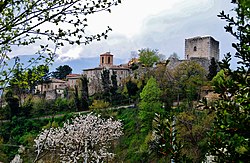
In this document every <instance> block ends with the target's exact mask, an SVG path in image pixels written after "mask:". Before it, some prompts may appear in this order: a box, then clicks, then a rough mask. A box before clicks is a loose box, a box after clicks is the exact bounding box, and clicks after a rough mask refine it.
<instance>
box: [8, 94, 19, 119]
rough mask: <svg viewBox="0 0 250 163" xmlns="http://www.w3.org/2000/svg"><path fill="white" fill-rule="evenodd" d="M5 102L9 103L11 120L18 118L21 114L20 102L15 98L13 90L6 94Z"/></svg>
mask: <svg viewBox="0 0 250 163" xmlns="http://www.w3.org/2000/svg"><path fill="white" fill-rule="evenodd" d="M5 101H6V102H7V106H8V107H9V110H10V118H12V117H14V116H18V115H19V113H20V107H19V100H18V98H17V97H15V96H14V93H13V92H12V90H9V91H8V92H7V93H6V94H5Z"/></svg>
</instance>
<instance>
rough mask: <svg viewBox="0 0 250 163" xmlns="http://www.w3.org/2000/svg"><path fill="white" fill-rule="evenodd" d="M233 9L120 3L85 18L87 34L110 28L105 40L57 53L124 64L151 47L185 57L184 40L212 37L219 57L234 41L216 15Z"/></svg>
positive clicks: (156, 0) (168, 0) (190, 3)
mask: <svg viewBox="0 0 250 163" xmlns="http://www.w3.org/2000/svg"><path fill="white" fill-rule="evenodd" d="M232 7H233V6H232V5H231V3H230V0H226V1H225V0H122V3H121V4H119V5H118V6H114V7H112V8H111V10H112V12H111V13H108V12H100V13H96V14H93V15H90V16H89V17H88V24H89V28H88V30H89V32H90V33H97V32H102V31H104V30H106V27H107V26H110V27H111V28H112V29H113V30H112V32H110V33H109V37H108V39H107V40H102V41H99V42H93V43H91V44H90V45H87V46H85V45H81V46H73V47H69V46H65V47H63V48H62V49H61V50H60V51H58V53H59V54H60V57H61V58H65V57H70V58H72V59H77V58H79V57H97V56H99V55H100V54H102V53H105V52H107V51H110V52H111V53H112V54H113V55H114V57H116V58H122V59H124V61H127V60H129V59H130V58H131V53H132V52H133V51H138V50H139V49H141V48H151V49H158V50H159V52H160V53H161V54H163V55H165V56H166V57H168V56H169V55H170V54H172V53H173V52H176V53H177V54H178V55H179V57H180V58H184V39H185V38H190V37H195V36H204V35H211V36H212V37H214V38H215V39H216V40H218V41H219V42H220V56H221V58H222V57H223V54H225V53H227V52H229V51H231V52H232V51H233V50H232V48H231V43H232V42H233V41H235V40H234V39H233V38H232V36H231V35H230V34H228V33H226V32H225V30H224V28H223V27H224V25H225V24H226V23H225V21H223V20H221V19H219V18H218V17H217V15H218V13H219V12H220V11H221V10H224V11H225V12H229V13H230V12H231V11H230V10H231V9H232ZM20 52H21V51H20ZM25 53H26V54H27V51H26V52H25Z"/></svg>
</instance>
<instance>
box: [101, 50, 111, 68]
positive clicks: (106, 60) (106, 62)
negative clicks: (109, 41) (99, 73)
mask: <svg viewBox="0 0 250 163" xmlns="http://www.w3.org/2000/svg"><path fill="white" fill-rule="evenodd" d="M112 66H113V55H112V54H111V53H110V52H106V53H104V54H101V55H100V67H112Z"/></svg>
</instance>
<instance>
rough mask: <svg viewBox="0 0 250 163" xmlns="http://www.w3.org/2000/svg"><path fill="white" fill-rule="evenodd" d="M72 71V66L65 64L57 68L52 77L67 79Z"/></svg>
mask: <svg viewBox="0 0 250 163" xmlns="http://www.w3.org/2000/svg"><path fill="white" fill-rule="evenodd" d="M71 73H72V68H71V67H70V66H69V65H63V66H59V67H57V68H56V71H54V72H52V77H54V78H57V79H66V76H67V75H69V74H71Z"/></svg>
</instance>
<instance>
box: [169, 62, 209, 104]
mask: <svg viewBox="0 0 250 163" xmlns="http://www.w3.org/2000/svg"><path fill="white" fill-rule="evenodd" d="M173 78H174V81H175V86H176V91H177V93H178V94H180V95H181V97H182V98H184V99H188V101H189V102H191V101H192V100H197V99H199V96H198V95H199V90H200V87H201V86H202V85H203V84H204V81H205V69H204V68H203V67H201V65H199V64H198V63H196V62H194V61H187V62H183V63H181V64H180V65H178V66H177V67H176V68H175V69H174V72H173Z"/></svg>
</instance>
